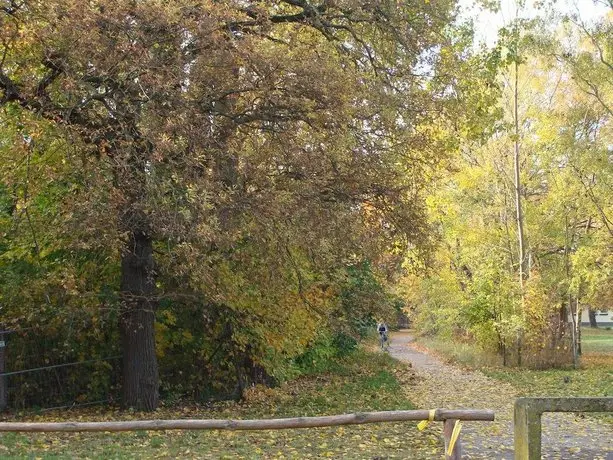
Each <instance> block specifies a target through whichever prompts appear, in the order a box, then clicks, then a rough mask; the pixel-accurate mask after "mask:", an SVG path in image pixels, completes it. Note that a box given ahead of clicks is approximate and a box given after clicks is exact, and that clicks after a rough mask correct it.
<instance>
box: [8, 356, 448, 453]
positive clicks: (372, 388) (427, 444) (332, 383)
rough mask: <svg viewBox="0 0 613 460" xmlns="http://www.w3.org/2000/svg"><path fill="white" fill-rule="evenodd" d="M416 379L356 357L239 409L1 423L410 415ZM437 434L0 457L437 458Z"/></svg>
mask: <svg viewBox="0 0 613 460" xmlns="http://www.w3.org/2000/svg"><path fill="white" fill-rule="evenodd" d="M415 383H416V376H415V374H414V373H413V371H412V370H411V369H410V367H408V366H407V365H404V364H401V363H399V362H397V361H395V360H394V359H392V358H390V357H389V356H387V355H384V354H381V353H372V352H368V351H364V350H361V351H358V352H356V353H355V354H354V355H353V356H351V357H349V358H347V359H345V360H343V361H340V362H336V363H331V366H330V370H329V371H328V372H325V373H322V374H318V375H313V376H308V377H303V378H300V379H298V380H296V381H294V382H290V383H288V384H285V385H283V386H281V387H279V388H275V389H266V388H254V389H252V390H251V391H249V392H248V394H247V398H246V400H245V401H243V402H241V403H234V402H225V403H218V404H214V405H209V406H194V405H185V406H183V407H166V408H162V409H160V410H158V411H157V412H156V413H155V414H153V416H152V414H140V413H131V412H124V411H119V410H109V409H101V408H97V409H89V410H78V411H68V412H67V411H62V412H48V413H44V414H39V415H33V414H30V415H24V414H14V415H12V416H10V417H4V419H3V420H4V421H8V420H11V421H66V420H71V421H94V420H96V421H99V420H133V419H149V418H157V419H170V418H201V419H202V418H217V419H228V418H234V419H248V418H276V417H290V416H313V415H332V414H340V413H350V412H359V411H370V410H373V411H374V410H392V409H412V408H414V407H413V404H412V403H411V401H410V400H409V399H408V397H407V396H408V395H410V394H411V391H410V389H411V388H412V387H413V386H414V385H415ZM441 454H442V443H441V440H440V438H439V436H438V433H437V432H436V431H427V432H419V431H418V430H417V429H416V423H415V422H407V423H393V424H370V425H360V426H347V427H338V428H317V429H308V430H306V429H302V430H280V431H261V432H245V431H242V432H241V431H239V432H232V431H202V432H196V431H166V432H134V433H130V432H127V433H99V434H98V433H81V434H78V433H77V434H72V433H44V434H43V433H39V434H22V433H18V434H16V433H6V434H0V457H1V458H24V457H25V458H41V459H47V458H92V459H103V458H104V459H112V458H179V457H180V458H232V459H234V458H250V459H251V458H279V459H281V458H322V457H323V458H325V457H331V458H352V459H353V458H358V459H359V458H364V459H366V458H368V459H373V458H414V459H420V458H423V459H426V458H437V457H440V456H441Z"/></svg>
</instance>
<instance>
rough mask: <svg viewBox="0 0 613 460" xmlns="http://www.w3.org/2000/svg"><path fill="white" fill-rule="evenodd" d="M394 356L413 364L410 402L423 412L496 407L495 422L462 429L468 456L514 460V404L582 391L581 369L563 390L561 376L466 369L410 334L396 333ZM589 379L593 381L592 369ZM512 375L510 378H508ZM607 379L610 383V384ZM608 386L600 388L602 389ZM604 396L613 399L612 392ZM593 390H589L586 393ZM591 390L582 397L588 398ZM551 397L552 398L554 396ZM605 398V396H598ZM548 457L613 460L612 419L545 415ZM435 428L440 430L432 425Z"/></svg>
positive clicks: (610, 377) (605, 376) (606, 375)
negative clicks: (522, 399) (519, 399)
mask: <svg viewBox="0 0 613 460" xmlns="http://www.w3.org/2000/svg"><path fill="white" fill-rule="evenodd" d="M390 354H391V355H392V356H393V357H395V358H396V359H399V360H401V361H405V362H410V363H411V364H412V366H413V369H414V370H415V372H416V378H415V385H413V386H412V387H411V388H410V391H411V394H410V395H409V397H410V399H411V401H413V403H414V404H416V405H417V406H418V407H420V408H437V407H440V408H454V409H455V408H474V409H492V410H494V411H495V412H496V421H495V422H493V423H490V422H472V423H470V422H466V423H465V424H464V428H463V429H462V439H463V446H464V454H465V458H487V459H512V458H513V403H514V401H515V399H516V398H517V397H520V396H537V395H538V396H543V395H549V396H560V395H562V394H567V395H569V396H571V395H572V396H575V395H576V394H575V393H576V392H577V391H581V388H583V390H584V391H585V389H586V387H587V385H585V384H583V385H582V386H581V377H584V375H583V374H582V373H581V371H574V372H575V373H574V374H573V371H566V374H568V375H570V376H571V377H570V381H569V382H568V383H570V384H571V385H572V384H573V381H576V383H575V385H577V384H578V385H579V387H578V388H575V390H574V391H573V390H572V388H573V387H572V386H571V387H566V386H565V383H564V382H565V381H564V378H563V375H562V374H563V372H555V371H554V372H547V371H544V373H543V371H499V372H498V373H497V371H486V373H487V374H488V375H486V373H484V372H481V371H478V370H474V369H467V368H462V367H459V366H457V365H453V364H450V363H448V362H445V361H444V360H443V359H441V358H440V357H438V356H436V355H435V354H434V353H432V352H431V351H429V350H427V349H425V348H424V347H423V346H420V345H418V344H416V343H415V342H414V340H413V337H412V335H411V334H410V333H408V332H398V333H395V334H393V336H392V341H391V347H390ZM587 374H588V378H593V377H592V376H591V374H590V372H589V370H588V372H587ZM509 375H511V376H512V377H511V378H509ZM596 375H600V376H601V377H602V378H603V381H601V382H598V383H597V384H598V385H611V384H613V373H611V372H608V371H606V372H601V373H599V374H596ZM607 380H608V383H607ZM602 388H604V387H601V388H600V389H602ZM606 391H607V389H606V388H605V394H607V395H611V392H610V391H609V392H608V393H607V392H606ZM588 392H589V390H588ZM588 392H586V393H584V394H587V393H588ZM552 393H553V394H552ZM598 396H603V394H602V393H601V394H598ZM542 426H543V444H542V446H543V454H544V458H562V459H607V460H608V459H613V442H612V441H611V430H612V428H613V426H612V425H611V424H610V422H609V421H608V419H605V418H593V417H589V416H583V415H581V414H578V415H574V414H560V413H558V414H544V415H543V425H542ZM432 429H433V430H438V429H439V427H436V426H433V428H432Z"/></svg>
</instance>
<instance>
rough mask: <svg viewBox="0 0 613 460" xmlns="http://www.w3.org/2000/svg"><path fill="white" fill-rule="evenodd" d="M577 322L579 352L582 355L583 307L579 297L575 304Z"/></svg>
mask: <svg viewBox="0 0 613 460" xmlns="http://www.w3.org/2000/svg"><path fill="white" fill-rule="evenodd" d="M575 314H576V315H577V316H576V318H575V323H576V324H577V354H578V355H579V356H581V308H579V299H577V304H576V305H575Z"/></svg>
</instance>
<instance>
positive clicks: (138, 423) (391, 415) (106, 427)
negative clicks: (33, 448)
mask: <svg viewBox="0 0 613 460" xmlns="http://www.w3.org/2000/svg"><path fill="white" fill-rule="evenodd" d="M428 419H432V421H437V422H444V424H445V426H444V437H445V446H446V447H447V446H448V444H449V442H450V439H451V432H452V429H453V425H454V424H455V421H456V420H465V421H493V420H494V412H493V411H491V410H468V409H467V410H449V409H436V410H435V411H434V414H433V416H431V413H430V411H427V410H399V411H384V412H358V413H355V414H343V415H329V416H321V417H296V418H280V419H268V420H266V419H264V420H216V419H209V420H194V419H185V420H130V421H125V422H54V423H39V422H37V423H34V422H33V423H30V422H4V423H0V432H9V431H11V432H50V431H62V432H83V431H96V432H105V431H137V430H281V429H293V428H315V427H325V426H340V425H361V424H364V423H381V422H406V421H412V420H413V421H419V420H428ZM446 450H447V449H446ZM446 458H448V459H460V458H461V444H460V440H459V439H458V440H457V441H456V442H455V445H454V449H453V452H452V453H451V454H450V455H447V456H446Z"/></svg>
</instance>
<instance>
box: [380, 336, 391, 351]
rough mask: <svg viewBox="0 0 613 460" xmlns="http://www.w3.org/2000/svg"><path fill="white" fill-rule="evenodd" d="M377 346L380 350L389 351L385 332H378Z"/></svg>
mask: <svg viewBox="0 0 613 460" xmlns="http://www.w3.org/2000/svg"><path fill="white" fill-rule="evenodd" d="M379 346H380V347H381V351H383V352H385V351H389V347H390V344H389V337H388V335H387V332H379Z"/></svg>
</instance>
